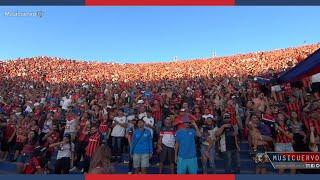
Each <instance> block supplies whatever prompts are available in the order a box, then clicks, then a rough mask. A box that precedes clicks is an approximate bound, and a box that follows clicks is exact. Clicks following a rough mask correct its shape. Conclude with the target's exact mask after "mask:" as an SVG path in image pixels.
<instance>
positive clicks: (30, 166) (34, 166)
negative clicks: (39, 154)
mask: <svg viewBox="0 0 320 180" xmlns="http://www.w3.org/2000/svg"><path fill="white" fill-rule="evenodd" d="M38 169H41V166H40V160H39V159H38V158H36V157H32V159H31V160H30V162H29V163H27V165H26V167H25V169H24V174H34V173H35V172H36V171H37V170H38Z"/></svg>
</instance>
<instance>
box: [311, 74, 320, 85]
mask: <svg viewBox="0 0 320 180" xmlns="http://www.w3.org/2000/svg"><path fill="white" fill-rule="evenodd" d="M311 82H312V83H317V82H320V73H318V74H314V75H312V76H311Z"/></svg>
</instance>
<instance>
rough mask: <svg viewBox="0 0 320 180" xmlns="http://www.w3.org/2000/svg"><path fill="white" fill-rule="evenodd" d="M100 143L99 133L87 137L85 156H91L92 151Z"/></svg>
mask: <svg viewBox="0 0 320 180" xmlns="http://www.w3.org/2000/svg"><path fill="white" fill-rule="evenodd" d="M99 144H100V134H99V133H95V134H93V135H91V136H90V137H89V142H88V145H87V148H86V156H89V157H92V155H93V153H94V152H95V151H96V149H97V147H98V146H99Z"/></svg>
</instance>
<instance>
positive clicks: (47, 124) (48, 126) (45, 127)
mask: <svg viewBox="0 0 320 180" xmlns="http://www.w3.org/2000/svg"><path fill="white" fill-rule="evenodd" d="M51 128H52V120H48V121H46V122H45V123H44V125H43V128H42V132H43V133H45V134H47V133H49V131H50V129H51Z"/></svg>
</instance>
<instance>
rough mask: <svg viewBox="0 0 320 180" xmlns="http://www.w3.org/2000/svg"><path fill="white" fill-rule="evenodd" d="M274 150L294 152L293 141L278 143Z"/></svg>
mask: <svg viewBox="0 0 320 180" xmlns="http://www.w3.org/2000/svg"><path fill="white" fill-rule="evenodd" d="M274 150H275V151H276V152H294V150H293V147H292V143H276V144H275V145H274Z"/></svg>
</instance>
